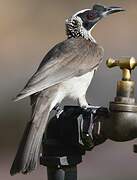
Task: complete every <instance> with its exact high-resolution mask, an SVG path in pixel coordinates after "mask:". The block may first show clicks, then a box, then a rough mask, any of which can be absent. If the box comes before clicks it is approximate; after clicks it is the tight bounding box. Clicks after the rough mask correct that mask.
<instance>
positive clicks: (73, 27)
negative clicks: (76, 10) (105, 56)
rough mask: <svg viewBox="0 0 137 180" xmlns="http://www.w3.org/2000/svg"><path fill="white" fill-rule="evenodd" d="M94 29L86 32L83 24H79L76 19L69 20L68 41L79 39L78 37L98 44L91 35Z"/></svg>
mask: <svg viewBox="0 0 137 180" xmlns="http://www.w3.org/2000/svg"><path fill="white" fill-rule="evenodd" d="M91 31H92V29H90V30H89V31H88V30H86V29H85V28H84V27H83V26H82V23H80V22H79V23H77V21H76V19H68V20H67V21H66V34H67V37H68V39H69V38H72V37H73V38H77V37H83V38H84V39H86V40H90V41H92V42H96V40H95V39H94V38H93V36H92V35H91Z"/></svg>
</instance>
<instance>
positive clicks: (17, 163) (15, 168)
mask: <svg viewBox="0 0 137 180" xmlns="http://www.w3.org/2000/svg"><path fill="white" fill-rule="evenodd" d="M31 125H32V122H29V123H28V124H27V126H26V129H25V131H24V134H23V137H22V139H21V142H20V146H19V148H18V151H17V154H16V157H15V159H14V161H13V164H12V167H11V170H10V174H11V175H14V174H16V173H19V172H20V170H21V169H22V154H23V151H24V148H25V144H26V141H27V138H28V135H29V132H30V128H31Z"/></svg>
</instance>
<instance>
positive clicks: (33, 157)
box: [10, 94, 54, 175]
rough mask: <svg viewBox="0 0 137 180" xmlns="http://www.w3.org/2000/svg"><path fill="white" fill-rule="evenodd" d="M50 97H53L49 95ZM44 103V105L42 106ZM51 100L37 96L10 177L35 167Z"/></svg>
mask: <svg viewBox="0 0 137 180" xmlns="http://www.w3.org/2000/svg"><path fill="white" fill-rule="evenodd" d="M51 96H52V97H53V96H54V94H53V95H51ZM44 103H46V104H44ZM51 103H52V99H50V98H47V96H45V98H44V97H43V96H42V95H39V97H38V100H37V102H36V104H35V107H34V112H33V118H32V119H33V120H32V121H31V122H29V123H28V125H27V127H26V130H25V132H24V135H23V138H22V140H21V143H20V146H19V149H18V151H17V154H16V157H15V160H14V162H13V164H12V167H11V171H10V173H11V175H14V174H16V173H19V172H22V173H23V174H26V173H28V172H30V171H32V170H34V169H35V168H36V167H37V163H38V158H39V151H40V146H41V141H42V137H43V133H44V131H45V127H46V124H47V121H48V117H49V112H50V108H51Z"/></svg>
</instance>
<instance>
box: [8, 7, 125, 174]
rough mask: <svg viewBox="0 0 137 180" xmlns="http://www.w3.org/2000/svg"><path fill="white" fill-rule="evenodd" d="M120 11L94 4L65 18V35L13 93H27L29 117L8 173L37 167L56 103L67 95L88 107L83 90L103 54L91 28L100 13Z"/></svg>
mask: <svg viewBox="0 0 137 180" xmlns="http://www.w3.org/2000/svg"><path fill="white" fill-rule="evenodd" d="M120 11H123V9H122V8H120V7H106V6H102V5H97V4H96V5H94V6H93V8H92V9H84V10H81V11H79V12H77V13H75V14H74V15H73V16H72V17H70V18H68V19H67V20H66V33H67V39H66V40H64V41H63V42H61V43H59V44H57V45H56V46H54V47H53V48H52V49H51V50H50V51H49V52H48V53H47V55H46V56H45V57H44V59H43V60H42V62H41V63H40V66H39V67H38V69H37V71H36V72H35V74H34V75H33V76H32V77H31V78H30V80H29V81H28V83H27V84H26V86H25V88H24V89H23V90H22V91H21V92H20V94H19V95H18V96H17V97H16V100H20V99H23V98H25V97H27V96H30V98H31V105H32V118H31V120H30V122H29V123H28V126H27V127H26V130H25V132H24V136H23V138H22V141H21V143H20V146H19V149H18V151H17V154H16V157H15V160H14V162H13V164H12V167H11V171H10V172H11V175H14V174H16V173H17V172H22V173H24V174H25V173H27V172H30V171H32V170H33V169H35V168H36V166H37V162H38V158H39V151H40V146H41V141H42V136H43V133H44V130H45V127H46V124H47V121H48V117H49V113H50V111H51V110H52V109H53V108H54V107H55V106H56V104H57V103H60V102H61V101H62V99H63V98H64V97H67V96H68V97H71V98H73V99H75V100H77V101H78V102H79V105H80V106H81V107H88V103H87V101H86V98H85V95H86V91H87V89H88V87H89V85H90V82H91V80H92V78H93V75H94V71H95V70H96V69H97V68H98V66H99V65H100V63H101V61H102V58H103V54H104V51H103V48H102V47H101V46H100V45H98V44H97V43H96V41H95V39H94V38H93V37H92V35H91V30H92V29H93V27H94V26H95V25H96V24H97V22H98V21H99V20H101V19H102V18H103V17H106V16H108V15H110V14H113V13H117V12H120ZM100 33H101V32H100Z"/></svg>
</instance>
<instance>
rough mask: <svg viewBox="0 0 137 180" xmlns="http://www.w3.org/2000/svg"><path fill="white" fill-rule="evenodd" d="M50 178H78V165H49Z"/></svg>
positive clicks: (59, 179)
mask: <svg viewBox="0 0 137 180" xmlns="http://www.w3.org/2000/svg"><path fill="white" fill-rule="evenodd" d="M47 175H48V180H77V167H76V166H70V167H68V166H66V167H63V168H55V167H54V168H53V167H47Z"/></svg>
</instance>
